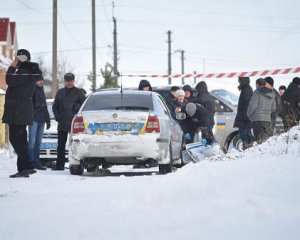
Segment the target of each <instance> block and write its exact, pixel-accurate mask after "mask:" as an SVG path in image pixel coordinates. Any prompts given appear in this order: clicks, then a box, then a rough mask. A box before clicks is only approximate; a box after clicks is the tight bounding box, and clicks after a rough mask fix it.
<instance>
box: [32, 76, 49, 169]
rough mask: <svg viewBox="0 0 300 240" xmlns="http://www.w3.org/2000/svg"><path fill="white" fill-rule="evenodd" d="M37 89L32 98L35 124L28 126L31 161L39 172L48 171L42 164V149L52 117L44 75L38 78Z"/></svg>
mask: <svg viewBox="0 0 300 240" xmlns="http://www.w3.org/2000/svg"><path fill="white" fill-rule="evenodd" d="M37 79H38V80H37V81H36V87H35V91H34V94H33V98H32V103H33V122H32V124H31V125H29V126H28V130H29V136H28V148H29V156H30V160H31V161H32V162H33V164H34V167H35V168H36V169H38V170H46V169H47V168H46V167H43V166H42V165H41V163H40V148H41V143H42V136H43V133H44V128H45V124H46V126H47V129H49V128H50V115H49V112H48V108H47V103H46V96H45V92H44V88H43V83H44V78H43V75H40V76H38V77H37Z"/></svg>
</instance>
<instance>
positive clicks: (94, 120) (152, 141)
mask: <svg viewBox="0 0 300 240" xmlns="http://www.w3.org/2000/svg"><path fill="white" fill-rule="evenodd" d="M120 95H121V93H120V90H111V91H100V92H96V93H93V94H91V95H90V96H89V98H88V99H87V100H86V101H85V103H84V104H83V105H82V107H81V109H80V110H79V112H78V114H77V118H74V119H73V123H72V130H71V136H70V146H69V165H70V170H71V168H72V166H79V165H80V164H81V165H82V166H83V167H86V168H89V166H91V165H99V164H101V163H104V162H108V163H112V164H135V163H139V162H144V161H146V160H148V159H154V160H155V161H157V162H158V164H159V165H162V166H163V165H165V164H166V165H167V164H171V162H172V161H176V160H179V159H181V151H182V145H183V142H182V138H183V133H182V130H181V128H180V126H179V124H178V123H177V122H176V121H175V120H174V119H173V118H172V117H171V115H170V113H169V110H168V108H167V107H166V105H165V102H164V99H163V98H162V97H161V96H160V95H159V94H157V93H154V92H145V91H124V93H123V94H122V96H123V98H124V99H122V100H120V102H121V103H123V102H124V101H126V100H125V98H126V96H127V97H128V99H129V98H130V97H131V98H132V99H134V98H137V97H138V98H139V99H142V98H147V99H152V100H151V101H153V102H152V104H153V109H150V108H149V110H131V108H129V109H127V107H126V109H122V107H121V109H102V110H86V108H85V106H86V105H87V104H89V101H93V100H91V98H97V97H98V98H104V97H108V96H114V97H116V98H119V96H120ZM137 101H138V100H137ZM133 102H134V101H133ZM99 104H100V105H101V101H100V103H99ZM133 104H136V106H139V104H140V103H139V102H136V103H133ZM131 107H132V106H131ZM140 107H143V106H140ZM100 108H101V107H100ZM76 119H82V122H80V123H79V125H81V127H82V129H81V130H82V131H81V132H79V133H75V132H74V125H76V124H77V122H76V121H77V120H76ZM149 119H150V120H149ZM152 120H153V121H154V120H155V121H157V122H158V126H159V130H158V132H156V131H154V130H153V132H147V131H148V130H149V126H152V125H151V124H153V126H156V125H155V124H157V122H155V121H154V123H153V122H152ZM80 121H81V120H80ZM83 124H84V127H83ZM149 124H150V125H149ZM151 129H152V128H151ZM153 129H154V128H153ZM180 161H181V160H180ZM79 172H80V171H79ZM71 173H72V170H71Z"/></svg>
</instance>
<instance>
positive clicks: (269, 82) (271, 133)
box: [265, 77, 282, 136]
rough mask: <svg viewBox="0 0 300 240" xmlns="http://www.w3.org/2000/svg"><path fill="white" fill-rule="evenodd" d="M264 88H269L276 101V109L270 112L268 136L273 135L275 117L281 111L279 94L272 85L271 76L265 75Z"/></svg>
mask: <svg viewBox="0 0 300 240" xmlns="http://www.w3.org/2000/svg"><path fill="white" fill-rule="evenodd" d="M265 81H266V88H269V89H271V90H272V91H273V92H274V93H275V102H276V111H275V112H272V113H271V125H270V136H273V134H274V129H275V124H276V118H277V116H278V115H279V113H280V112H281V111H282V101H281V96H280V94H279V92H277V90H276V89H275V88H274V87H273V86H274V80H273V78H271V77H266V78H265Z"/></svg>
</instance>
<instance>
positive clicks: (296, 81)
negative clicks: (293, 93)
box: [293, 77, 300, 86]
mask: <svg viewBox="0 0 300 240" xmlns="http://www.w3.org/2000/svg"><path fill="white" fill-rule="evenodd" d="M293 83H296V85H298V86H299V85H300V78H298V77H295V78H294V79H293Z"/></svg>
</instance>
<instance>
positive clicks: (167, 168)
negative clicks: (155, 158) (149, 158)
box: [158, 145, 172, 174]
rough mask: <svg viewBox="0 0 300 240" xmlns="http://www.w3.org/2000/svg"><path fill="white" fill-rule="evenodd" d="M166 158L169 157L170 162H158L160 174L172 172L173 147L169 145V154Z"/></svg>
mask: <svg viewBox="0 0 300 240" xmlns="http://www.w3.org/2000/svg"><path fill="white" fill-rule="evenodd" d="M166 158H169V160H170V161H169V163H166V164H165V163H164V164H158V170H159V173H160V174H168V173H171V172H172V148H171V145H170V146H169V150H168V154H167V156H166Z"/></svg>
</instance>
